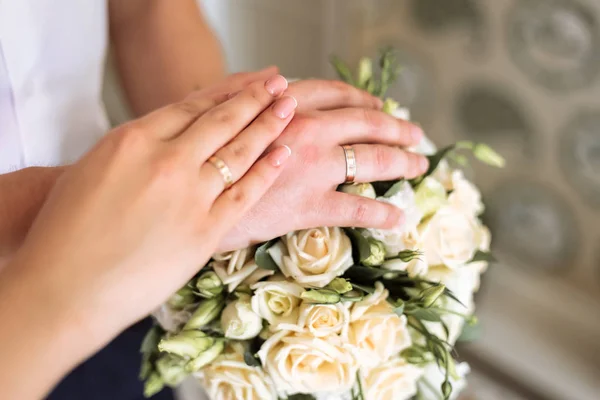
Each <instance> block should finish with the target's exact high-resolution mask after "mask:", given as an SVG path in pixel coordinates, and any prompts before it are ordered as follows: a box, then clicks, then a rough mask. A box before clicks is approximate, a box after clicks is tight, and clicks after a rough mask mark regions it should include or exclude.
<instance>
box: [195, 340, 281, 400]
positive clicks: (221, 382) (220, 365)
mask: <svg viewBox="0 0 600 400" xmlns="http://www.w3.org/2000/svg"><path fill="white" fill-rule="evenodd" d="M198 375H199V380H200V382H201V384H202V386H203V387H204V388H205V390H206V392H207V394H208V397H209V398H210V399H211V400H231V399H244V400H277V392H276V391H275V387H274V385H273V383H272V381H271V379H270V378H269V377H268V376H267V374H266V373H265V372H264V371H263V369H262V368H260V367H250V366H248V365H247V364H246V362H245V361H244V347H243V345H242V344H241V343H236V342H233V343H231V344H230V345H229V346H228V348H227V349H226V350H225V352H224V353H223V354H221V355H220V356H219V357H218V358H217V359H216V360H215V361H213V362H212V363H210V364H209V365H207V366H206V367H204V368H203V369H202V370H201V371H200V373H199V374H198Z"/></svg>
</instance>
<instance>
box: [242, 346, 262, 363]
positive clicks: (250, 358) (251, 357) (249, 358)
mask: <svg viewBox="0 0 600 400" xmlns="http://www.w3.org/2000/svg"><path fill="white" fill-rule="evenodd" d="M244 362H245V363H246V365H248V366H250V367H261V366H262V364H261V363H260V359H259V358H258V357H256V355H255V354H254V353H252V352H251V351H250V350H246V351H245V352H244Z"/></svg>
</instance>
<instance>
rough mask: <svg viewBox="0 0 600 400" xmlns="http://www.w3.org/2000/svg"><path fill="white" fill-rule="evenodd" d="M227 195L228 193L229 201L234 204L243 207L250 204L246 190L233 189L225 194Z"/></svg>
mask: <svg viewBox="0 0 600 400" xmlns="http://www.w3.org/2000/svg"><path fill="white" fill-rule="evenodd" d="M225 193H226V195H227V198H228V199H229V201H230V202H232V203H233V204H237V205H239V206H242V205H244V204H246V203H247V202H248V194H247V193H246V192H245V191H244V190H241V189H240V188H236V187H232V188H231V189H229V190H227V192H225Z"/></svg>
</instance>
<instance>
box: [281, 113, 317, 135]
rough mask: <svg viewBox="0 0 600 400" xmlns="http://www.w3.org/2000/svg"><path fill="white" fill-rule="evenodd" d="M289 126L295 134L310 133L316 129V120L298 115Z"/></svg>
mask: <svg viewBox="0 0 600 400" xmlns="http://www.w3.org/2000/svg"><path fill="white" fill-rule="evenodd" d="M288 126H289V129H290V130H293V131H294V132H298V133H305V132H310V131H312V130H313V128H314V127H315V119H314V118H311V117H310V116H308V115H304V114H296V115H295V116H294V118H293V119H292V121H291V122H290V124H289V125H288Z"/></svg>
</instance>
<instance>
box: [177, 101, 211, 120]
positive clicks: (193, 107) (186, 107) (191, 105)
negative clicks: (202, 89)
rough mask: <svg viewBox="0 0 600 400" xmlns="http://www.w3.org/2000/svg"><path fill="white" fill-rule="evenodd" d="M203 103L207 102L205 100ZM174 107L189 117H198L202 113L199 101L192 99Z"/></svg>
mask: <svg viewBox="0 0 600 400" xmlns="http://www.w3.org/2000/svg"><path fill="white" fill-rule="evenodd" d="M201 102H205V100H202V101H201ZM173 107H174V108H175V109H176V110H178V111H179V112H181V113H183V114H184V115H186V116H189V117H196V116H198V114H200V112H201V107H200V105H199V103H198V101H193V98H191V97H190V98H188V99H186V100H184V101H180V102H178V103H175V104H173Z"/></svg>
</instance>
